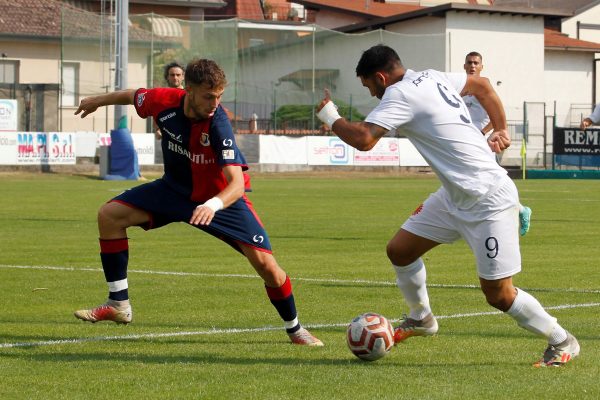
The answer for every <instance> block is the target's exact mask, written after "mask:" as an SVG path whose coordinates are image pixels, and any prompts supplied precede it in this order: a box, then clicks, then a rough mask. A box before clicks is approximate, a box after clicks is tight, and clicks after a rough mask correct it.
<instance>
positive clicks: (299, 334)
mask: <svg viewBox="0 0 600 400" xmlns="http://www.w3.org/2000/svg"><path fill="white" fill-rule="evenodd" d="M288 336H289V337H290V340H291V341H292V343H293V344H299V345H303V346H323V342H321V341H320V340H319V339H317V338H316V337H314V336H313V335H312V334H311V333H310V332H309V331H308V330H306V328H302V327H301V328H300V329H298V330H297V331H296V332H294V333H288Z"/></svg>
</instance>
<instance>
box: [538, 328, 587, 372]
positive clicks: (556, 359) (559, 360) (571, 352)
mask: <svg viewBox="0 0 600 400" xmlns="http://www.w3.org/2000/svg"><path fill="white" fill-rule="evenodd" d="M579 350H580V347H579V342H577V339H575V336H573V335H571V334H570V333H569V332H567V339H566V340H565V341H564V342H562V343H559V344H557V345H551V344H549V345H548V347H547V348H546V351H544V355H543V356H542V358H541V359H540V360H539V361H537V362H536V363H535V364H533V366H534V367H537V368H540V367H560V366H563V365H565V364H566V363H568V362H569V361H571V360H572V359H573V358H575V357H577V356H578V355H579Z"/></svg>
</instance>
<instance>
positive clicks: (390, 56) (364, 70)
mask: <svg viewBox="0 0 600 400" xmlns="http://www.w3.org/2000/svg"><path fill="white" fill-rule="evenodd" d="M397 67H402V61H400V57H399V56H398V53H396V51H395V50H394V49H392V48H391V47H389V46H385V45H383V44H378V45H377V46H373V47H371V48H370V49H369V50H366V51H364V52H363V54H362V56H361V57H360V60H359V61H358V65H357V66H356V76H361V77H363V78H366V77H369V76H371V75H373V74H374V73H375V72H378V71H384V72H390V71H391V70H393V69H394V68H397Z"/></svg>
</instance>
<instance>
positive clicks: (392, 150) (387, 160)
mask: <svg viewBox="0 0 600 400" xmlns="http://www.w3.org/2000/svg"><path fill="white" fill-rule="evenodd" d="M399 150H400V148H399V145H398V139H396V138H381V139H380V140H379V141H378V142H377V144H376V145H375V147H373V148H372V149H371V150H369V151H358V150H357V151H355V152H354V165H390V166H396V165H400V151H399Z"/></svg>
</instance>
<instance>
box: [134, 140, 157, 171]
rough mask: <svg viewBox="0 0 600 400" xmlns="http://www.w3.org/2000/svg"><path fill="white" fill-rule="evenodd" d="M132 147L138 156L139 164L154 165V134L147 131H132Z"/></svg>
mask: <svg viewBox="0 0 600 400" xmlns="http://www.w3.org/2000/svg"><path fill="white" fill-rule="evenodd" d="M131 137H132V138H133V147H134V148H135V152H136V153H137V156H138V164H139V165H154V143H155V141H154V135H153V134H149V133H132V134H131Z"/></svg>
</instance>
